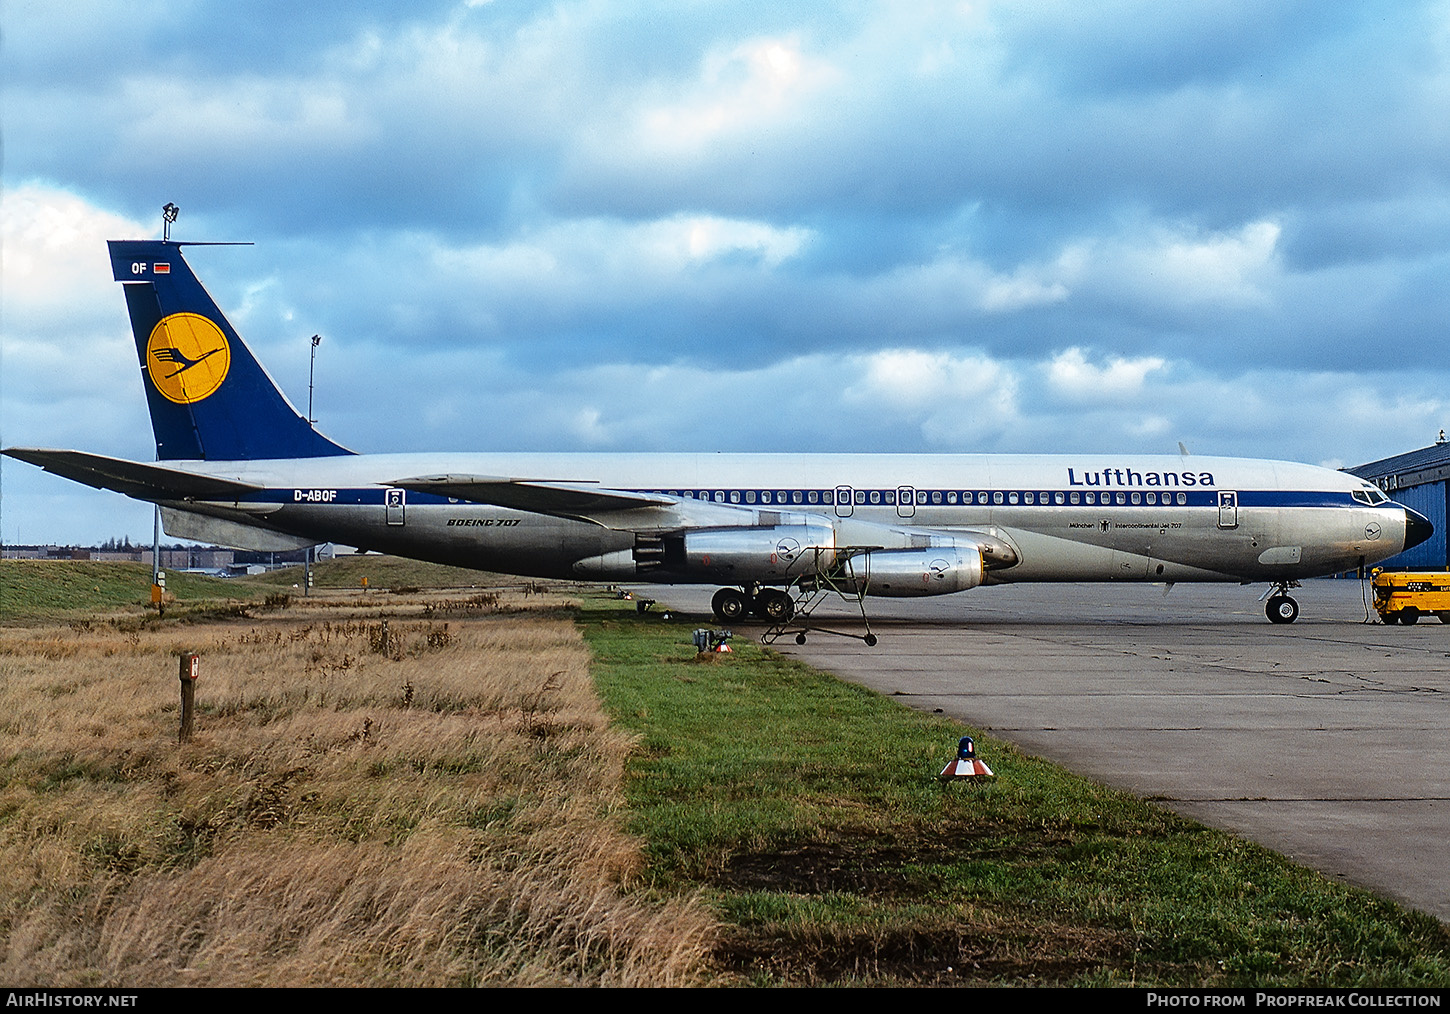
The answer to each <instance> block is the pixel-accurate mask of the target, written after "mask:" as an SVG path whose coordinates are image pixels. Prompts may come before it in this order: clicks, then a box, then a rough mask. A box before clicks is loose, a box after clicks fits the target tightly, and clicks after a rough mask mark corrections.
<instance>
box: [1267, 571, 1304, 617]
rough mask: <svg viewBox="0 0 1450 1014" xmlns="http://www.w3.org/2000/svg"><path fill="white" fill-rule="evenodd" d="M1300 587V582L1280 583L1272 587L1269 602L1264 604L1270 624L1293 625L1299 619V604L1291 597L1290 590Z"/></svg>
mask: <svg viewBox="0 0 1450 1014" xmlns="http://www.w3.org/2000/svg"><path fill="white" fill-rule="evenodd" d="M1297 587H1299V582H1298V581H1294V582H1292V583H1291V582H1289V581H1279V582H1277V583H1276V584H1274V585H1272V586H1270V588H1269V592H1271V593H1272V594H1270V595H1269V601H1268V602H1266V603H1264V613H1265V614H1266V615H1267V616H1268V617H1269V622H1270V623H1293V622H1294V621H1295V620H1297V619H1298V618H1299V603H1297V602H1295V601H1294V600H1293V599H1292V598H1290V597H1289V589H1290V588H1297Z"/></svg>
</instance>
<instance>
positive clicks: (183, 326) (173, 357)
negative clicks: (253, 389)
mask: <svg viewBox="0 0 1450 1014" xmlns="http://www.w3.org/2000/svg"><path fill="white" fill-rule="evenodd" d="M231 365H232V349H231V346H230V345H228V344H227V339H226V336H225V335H223V334H222V332H221V328H219V327H217V326H216V325H215V324H214V323H212V322H211V321H210V320H208V319H207V318H205V317H203V316H201V315H200V314H197V313H173V314H171V315H170V316H169V317H164V318H162V320H161V323H159V324H157V325H156V327H155V329H154V330H152V332H151V338H150V339H149V340H148V341H147V342H146V372H147V374H148V375H149V376H150V377H151V383H152V384H154V385H155V386H156V390H158V391H160V392H161V396H162V397H164V398H165V399H166V400H167V401H174V402H176V404H178V405H190V404H192V403H193V402H197V401H201V400H202V399H203V398H206V397H209V396H210V395H212V394H213V393H214V392H215V391H216V389H217V388H218V387H221V386H222V381H224V380H226V379H227V370H228V369H229V368H230V367H231Z"/></svg>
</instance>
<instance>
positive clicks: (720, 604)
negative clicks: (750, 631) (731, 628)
mask: <svg viewBox="0 0 1450 1014" xmlns="http://www.w3.org/2000/svg"><path fill="white" fill-rule="evenodd" d="M710 608H711V609H713V610H715V616H716V617H717V618H719V619H721V620H724V621H726V622H728V623H733V622H735V621H736V620H738V619H740V618H741V617H743V616H744V615H745V614H746V613H748V612H750V600H749V599H747V598H746V597H745V593H744V592H743V591H741V590H740V589H739V588H721V589H720V590H719V591H717V592H716V593H715V597H714V598H712V599H711V600H710Z"/></svg>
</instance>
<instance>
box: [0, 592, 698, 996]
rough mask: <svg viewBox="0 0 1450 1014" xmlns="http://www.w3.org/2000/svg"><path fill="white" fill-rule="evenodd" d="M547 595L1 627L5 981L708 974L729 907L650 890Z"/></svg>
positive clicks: (583, 670)
mask: <svg viewBox="0 0 1450 1014" xmlns="http://www.w3.org/2000/svg"><path fill="white" fill-rule="evenodd" d="M455 598H456V596H455ZM540 604H542V605H543V606H544V607H548V606H549V602H548V600H547V599H546V598H545V599H542V600H541V599H540V598H539V597H537V596H536V597H533V598H532V599H531V600H529V602H527V603H525V602H524V601H523V600H522V599H520V600H518V601H509V600H508V599H507V597H505V600H504V601H502V602H498V603H494V604H493V605H492V606H488V607H487V608H484V607H483V606H480V605H478V604H469V603H468V602H467V601H466V600H464V601H461V602H454V601H452V600H448V603H447V607H446V608H440V602H439V601H438V600H437V599H432V600H430V599H429V598H428V597H427V596H422V597H419V598H418V599H417V600H416V601H411V602H394V603H391V604H390V608H392V609H393V610H394V615H391V616H387V617H383V616H380V615H378V606H377V604H376V603H375V602H372V603H367V604H366V605H360V604H359V603H358V602H356V601H354V602H353V603H352V606H351V607H349V606H348V605H347V604H345V603H343V602H340V601H338V600H337V599H336V598H330V599H328V600H327V601H326V602H320V603H317V604H316V605H298V604H296V603H294V605H293V607H291V608H288V609H284V610H281V611H278V612H273V613H270V614H267V615H265V616H263V617H260V618H256V619H244V620H238V621H234V622H220V623H199V624H191V625H186V626H175V625H173V626H160V627H156V628H154V629H138V630H122V629H116V628H115V627H113V626H108V625H105V624H91V625H81V624H77V625H75V626H71V627H55V628H38V627H30V628H25V629H18V628H17V629H0V763H3V765H4V768H5V778H4V782H3V787H0V944H3V950H0V981H4V982H8V983H11V984H16V985H19V984H34V985H42V984H43V985H50V986H112V985H129V986H139V985H208V986H222V985H324V984H325V985H424V986H447V985H469V984H492V983H497V984H566V983H568V984H598V985H682V984H688V983H691V982H694V981H698V979H699V977H700V976H701V975H702V974H703V973H704V969H705V961H706V958H707V955H708V953H709V950H710V947H711V946H712V942H713V939H714V932H715V931H714V927H713V923H712V922H711V920H710V918H709V916H708V915H707V914H706V913H705V912H704V910H703V908H701V907H700V906H699V905H697V904H694V903H692V902H681V901H678V900H672V901H661V900H658V899H651V898H649V897H646V896H644V895H643V893H642V892H635V891H633V890H632V886H633V884H634V877H635V875H636V873H637V872H638V870H639V869H640V867H641V853H640V845H639V843H638V842H637V841H635V840H634V839H632V838H630V837H628V836H627V835H625V834H624V833H623V832H622V831H621V830H620V821H619V819H618V817H619V814H618V810H619V808H620V806H621V805H622V804H621V795H620V785H621V780H622V777H623V770H624V761H625V758H626V756H627V754H628V752H629V750H630V748H631V743H630V741H629V739H628V738H627V736H626V735H625V734H623V733H621V732H620V731H618V730H616V729H612V728H611V727H610V726H609V723H608V721H607V719H606V718H605V717H604V715H603V714H602V712H601V711H600V708H599V704H598V701H597V699H596V697H595V694H594V689H593V686H592V684H591V682H590V679H589V669H588V666H589V655H588V652H587V649H586V648H585V647H584V645H583V644H582V642H581V641H580V639H579V637H578V635H577V633H576V632H575V630H574V628H573V626H572V624H571V623H570V622H569V621H568V620H567V619H564V618H559V617H555V616H552V615H549V614H548V613H547V612H542V613H541V612H538V611H535V612H528V611H510V610H522V609H523V608H524V606H525V605H530V606H535V607H537V606H538V605H540ZM425 616H426V618H425ZM439 617H447V618H446V619H445V618H439ZM384 619H386V621H387V625H388V626H387V633H386V636H384V635H383V633H382V630H381V627H382V624H383V621H384ZM181 650H194V651H198V652H200V653H201V656H202V661H201V678H200V681H199V684H198V688H197V701H198V709H197V719H196V726H197V733H196V736H195V738H194V739H193V740H192V741H191V742H190V743H188V744H186V745H185V746H178V745H177V743H176V729H177V725H178V712H179V697H180V695H179V692H178V689H177V680H176V669H177V661H176V654H177V652H178V651H181Z"/></svg>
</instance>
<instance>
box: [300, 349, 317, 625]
mask: <svg viewBox="0 0 1450 1014" xmlns="http://www.w3.org/2000/svg"><path fill="white" fill-rule="evenodd" d="M321 344H322V335H320V334H315V335H313V336H312V356H311V358H310V359H309V360H308V362H307V425H308V426H313V427H315V426H316V425H317V420H316V419H314V418H313V417H312V379H313V377H314V376H315V375H316V372H317V346H319V345H321ZM312 548H313V547H311V546H308V547H307V555H306V556H304V557H303V558H302V594H303V596H304V597H306V596H309V595H311V594H312Z"/></svg>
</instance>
